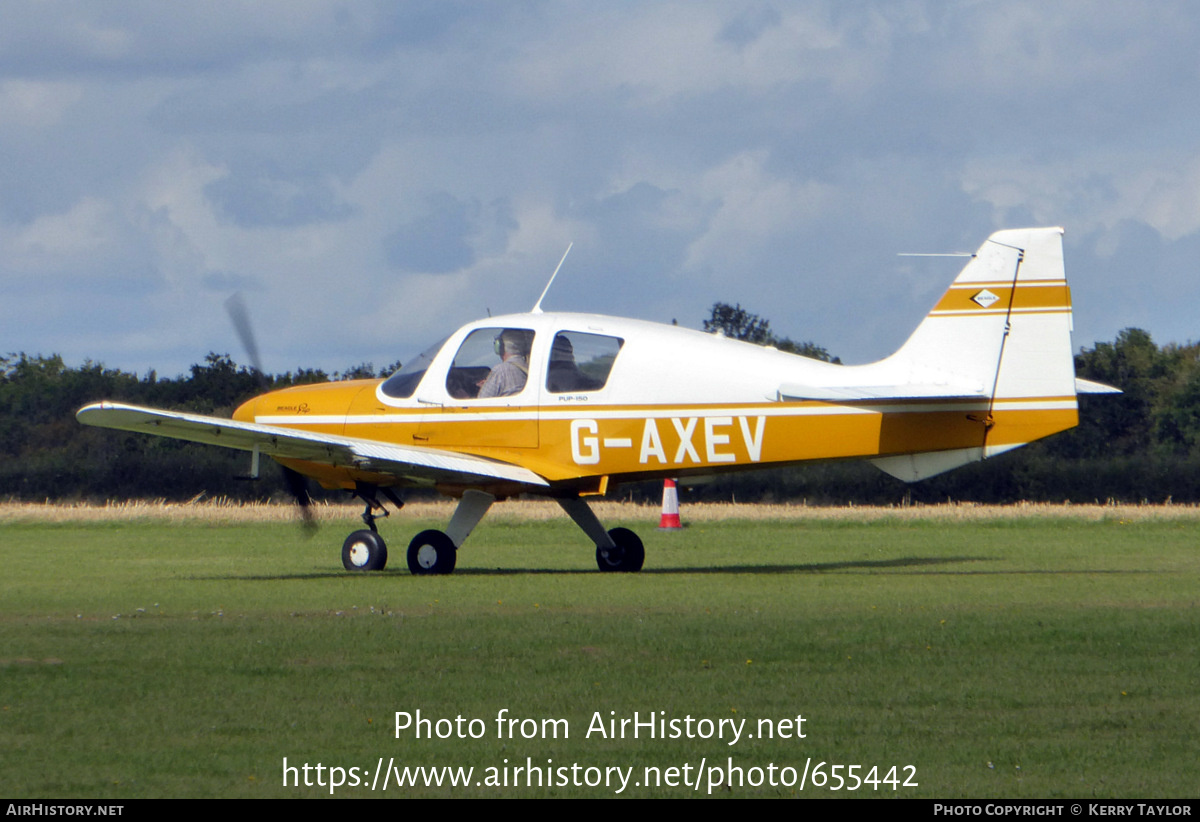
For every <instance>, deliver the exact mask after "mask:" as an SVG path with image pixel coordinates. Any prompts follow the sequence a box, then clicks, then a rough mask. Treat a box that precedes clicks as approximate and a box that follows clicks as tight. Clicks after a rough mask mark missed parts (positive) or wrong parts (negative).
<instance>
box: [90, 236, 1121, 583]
mask: <svg viewBox="0 0 1200 822" xmlns="http://www.w3.org/2000/svg"><path fill="white" fill-rule="evenodd" d="M543 296H544V294H543ZM540 303H541V301H540V300H539V302H538V306H535V308H534V310H533V312H531V313H529V314H519V315H511V316H504V317H493V318H489V319H486V320H480V321H477V322H474V323H470V324H469V325H466V326H464V327H462V328H460V329H459V330H458V331H456V332H455V333H454V334H452V335H450V336H449V337H447V338H446V339H444V340H442V341H441V342H438V343H437V344H435V345H434V346H432V347H430V348H429V349H428V350H427V351H425V352H424V353H423V354H421V355H420V356H418V357H416V358H414V359H412V360H410V361H409V362H408V363H407V364H405V365H404V367H403V368H402V369H400V371H398V372H396V373H395V374H393V375H392V376H391V377H389V378H388V379H386V380H358V381H350V382H337V383H329V384H324V385H306V386H297V387H294V388H287V389H284V390H280V391H273V392H270V393H268V394H264V395H262V396H260V397H256V398H254V399H252V400H250V401H249V402H246V403H245V404H244V405H242V406H241V407H240V408H238V409H237V410H236V411H235V412H234V415H233V419H231V420H230V419H222V418H214V417H206V416H199V415H196V414H185V413H180V412H175V411H163V410H157V409H151V408H139V407H135V406H129V405H122V404H118V403H112V402H100V403H96V404H93V405H88V406H87V407H85V408H83V409H81V410H80V411H79V413H78V415H77V416H78V419H79V421H80V422H83V423H85V424H88V425H97V426H102V427H107V428H116V429H121V430H125V431H138V432H143V433H148V434H157V435H159V436H165V437H174V438H176V439H183V440H191V441H193V442H203V443H209V444H213V445H222V446H226V447H229V448H237V449H241V450H245V451H250V452H252V456H251V462H252V469H251V471H252V474H255V475H256V474H257V469H258V461H259V455H261V454H265V455H267V456H270V457H272V458H274V459H275V460H277V461H278V462H280V463H282V464H283V465H284V466H285V467H286V468H289V469H292V470H294V471H296V472H299V473H300V474H302V475H304V476H307V477H312V478H315V479H316V480H317V481H318V482H320V483H321V485H323V486H325V487H326V488H344V489H348V490H351V491H353V492H354V493H356V494H357V495H358V496H360V497H361V498H362V499H363V500H364V502H365V503H366V505H367V510H366V512H365V513H364V515H363V519H364V521H365V522H366V524H367V526H368V528H367V529H363V530H359V531H356V532H354V533H353V534H351V535H350V536H349V537H348V538H347V539H346V541H345V544H344V545H343V548H342V560H343V564H344V565H345V567H346V568H347V569H350V570H374V569H381V568H383V567H384V564H385V563H386V561H387V547H386V545H385V543H384V541H383V538H382V537H381V536H380V535H379V533H378V532H377V530H376V528H375V516H376V514H375V512H376V511H379V512H380V513H381V514H383V515H386V513H387V512H386V509H385V508H384V507H383V505H382V504H381V503H380V501H379V496H378V495H379V494H383V495H384V496H385V497H386V498H387V499H388V500H390V501H391V502H392V503H393V504H395V505H397V506H399V505H400V504H401V503H400V501H399V498H398V497H397V496H396V494H395V489H403V488H405V487H412V486H434V487H436V488H437V489H438V490H439V491H442V492H444V493H446V494H449V495H451V496H454V497H458V498H459V500H460V502H459V504H458V507H457V508H456V510H455V512H454V515H453V517H452V518H451V520H450V524H449V526H448V527H447V528H446V530H445V531H444V532H443V531H436V530H430V531H424V532H422V533H420V534H418V535H417V536H416V537H415V538H414V539H413V540H412V542H411V543H410V545H409V547H408V555H407V559H408V566H409V568H410V570H411V571H412V573H414V574H445V573H450V572H451V571H453V570H454V566H455V561H456V556H457V551H458V549H459V548H461V547H462V545H463V542H464V541H465V540H466V538H467V536H468V535H469V534H470V533H471V530H472V529H473V528H474V527H475V525H476V524H477V523H478V522H479V521H480V519H482V517H483V516H484V514H485V513H486V512H487V511H488V509H489V508H490V506H491V505H492V503H494V502H495V501H497V500H501V499H504V498H507V497H512V496H515V495H517V494H522V493H530V494H539V495H544V496H547V497H551V498H553V499H554V500H556V501H557V502H558V504H559V505H560V506H561V507H562V508H563V509H564V511H566V513H567V514H568V515H569V516H570V517H571V519H573V520H574V521H575V523H576V524H577V525H578V526H579V527H580V528H582V529H583V531H584V533H586V534H587V536H588V537H589V538H590V539H591V540H592V541H593V542H594V543H595V544H596V560H597V563H598V564H599V566H600V569H601V570H602V571H637V570H640V569H641V567H642V563H643V560H644V556H645V552H644V549H643V547H642V543H641V540H639V539H638V537H637V536H636V535H635V534H634V533H633V532H631V531H629V530H627V529H624V528H615V529H613V530H611V531H606V530H605V528H604V526H603V525H601V524H600V522H599V520H598V519H597V518H596V516H595V514H594V513H593V512H592V511H591V509H590V508H589V507H588V503H587V497H589V496H598V495H603V494H605V493H607V492H609V491H611V490H613V489H614V488H615V487H616V486H617V485H618V484H619V483H622V482H628V481H636V480H646V479H654V478H664V477H695V476H702V475H709V474H717V473H722V472H727V471H738V470H745V469H754V468H766V467H777V466H783V465H794V464H796V463H801V462H806V461H808V460H837V459H867V460H870V461H871V462H872V463H874V464H875V465H876V466H878V467H879V468H881V469H882V470H884V471H886V472H887V473H889V474H892V475H893V476H896V477H899V478H900V479H902V480H905V481H908V482H912V481H916V480H920V479H923V478H926V477H930V476H933V475H934V474H939V473H941V472H943V471H947V470H949V469H951V468H955V467H957V466H960V465H964V464H966V463H969V462H973V461H976V460H982V459H985V458H987V457H991V456H993V455H995V454H999V453H1002V452H1004V451H1008V450H1010V449H1013V448H1017V447H1019V446H1022V445H1024V444H1026V443H1028V442H1032V441H1033V440H1036V439H1039V438H1041V437H1045V436H1048V435H1050V434H1053V433H1055V432H1058V431H1063V430H1065V429H1068V428H1071V427H1072V426H1074V425H1075V424H1076V423H1077V421H1078V415H1077V404H1076V395H1077V393H1089V392H1090V393H1107V392H1115V391H1116V389H1112V388H1109V387H1108V386H1103V385H1099V384H1097V383H1090V382H1087V381H1085V380H1079V379H1076V377H1075V371H1074V362H1073V357H1072V346H1071V297H1070V292H1069V290H1068V288H1067V282H1066V278H1065V275H1064V268H1063V255H1062V229H1060V228H1034V229H1018V230H1011V231H1000V232H997V233H995V234H993V235H992V236H991V237H989V238H988V240H987V241H986V242H985V243H984V244H983V245H982V246H981V247H980V248H979V251H977V252H976V253H975V254H974V255H973V257H972V259H971V260H970V262H968V263H967V265H966V267H965V268H964V269H963V270H962V272H961V273H960V274H959V275H958V277H957V279H955V281H954V283H953V284H952V285H951V286H950V288H949V290H947V291H946V293H945V294H944V295H943V296H942V298H941V299H940V300H939V301H938V303H937V305H936V306H934V308H933V310H932V311H931V312H930V313H929V315H928V316H927V317H926V318H925V319H924V320H923V321H922V322H921V324H920V325H919V326H918V328H917V330H916V331H915V332H914V333H913V335H912V336H911V337H910V338H909V339H908V341H907V342H905V343H904V345H903V346H902V347H901V348H900V350H899V351H897V352H896V353H895V354H893V355H892V356H890V357H888V358H887V359H884V360H880V361H879V362H875V363H871V364H868V365H857V366H845V365H835V364H830V363H826V362H820V361H817V360H813V359H809V358H806V357H801V356H797V355H794V354H787V353H784V352H781V351H777V350H775V349H772V348H763V347H761V346H757V345H752V344H749V343H745V342H739V341H737V340H731V339H726V338H724V337H720V336H717V335H713V334H706V333H702V332H699V331H692V330H687V329H683V328H678V327H675V326H667V325H659V324H654V323H648V322H640V321H636V320H628V319H616V318H613V317H604V316H596V315H590V314H569V313H543V312H542V311H541V309H540Z"/></svg>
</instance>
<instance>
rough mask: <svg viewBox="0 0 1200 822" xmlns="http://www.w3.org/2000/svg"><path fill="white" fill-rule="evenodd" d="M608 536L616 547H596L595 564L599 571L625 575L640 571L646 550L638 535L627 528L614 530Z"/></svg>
mask: <svg viewBox="0 0 1200 822" xmlns="http://www.w3.org/2000/svg"><path fill="white" fill-rule="evenodd" d="M608 535H609V536H610V537H612V541H613V542H615V543H616V547H614V548H605V547H604V546H602V545H597V546H596V564H597V565H599V566H600V570H601V571H623V572H626V573H632V572H634V571H640V570H642V564H643V563H644V562H645V561H646V549H645V548H644V547H643V546H642V541H641V539H639V538H638V535H637V534H635V533H633V531H630V530H629V529H628V528H614V529H612V530H611V531H609V532H608Z"/></svg>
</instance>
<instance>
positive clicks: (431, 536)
mask: <svg viewBox="0 0 1200 822" xmlns="http://www.w3.org/2000/svg"><path fill="white" fill-rule="evenodd" d="M457 559H458V549H457V548H455V547H454V541H453V540H452V539H450V537H449V536H447V535H446V534H445V533H443V532H442V531H435V530H429V531H422V532H421V533H419V534H417V535H416V536H415V537H413V541H412V542H410V543H409V544H408V570H410V571H412V572H413V573H414V574H421V575H424V574H449V573H451V572H452V571H453V570H454V563H455V561H456V560H457Z"/></svg>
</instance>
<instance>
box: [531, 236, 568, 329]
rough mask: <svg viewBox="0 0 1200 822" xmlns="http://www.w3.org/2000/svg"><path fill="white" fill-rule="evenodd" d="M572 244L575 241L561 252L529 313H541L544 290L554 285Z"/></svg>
mask: <svg viewBox="0 0 1200 822" xmlns="http://www.w3.org/2000/svg"><path fill="white" fill-rule="evenodd" d="M574 246H575V243H573V242H571V243H568V244H567V250H566V251H564V252H563V255H562V259H561V260H559V261H558V265H556V266H555V267H554V273H553V274H551V275H550V282H548V283H546V287H545V288H543V289H542V296H540V297H538V301H537V302H536V303H535V304H534V306H533V310H532V311H530V312H529V313H530V314H541V313H542V300H544V299H546V292H548V291H549V290H550V286H552V285H554V278H555V277H557V276H558V270H559V269H560V268H562V266H563V263H565V262H566V261H567V255H568V254H570V253H571V249H572V248H573V247H574Z"/></svg>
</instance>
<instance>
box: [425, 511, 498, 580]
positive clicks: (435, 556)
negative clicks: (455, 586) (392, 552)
mask: <svg viewBox="0 0 1200 822" xmlns="http://www.w3.org/2000/svg"><path fill="white" fill-rule="evenodd" d="M495 501H496V497H495V496H493V495H492V494H488V493H486V492H484V491H474V490H472V491H466V492H464V493H463V495H462V499H460V500H459V501H458V507H457V508H455V509H454V516H453V517H451V518H450V524H449V525H448V526H446V530H445V532H442V531H438V530H433V529H431V530H429V531H422V532H421V533H419V534H417V535H416V536H415V537H413V541H412V542H410V543H409V545H408V570H410V571H412V573H414V574H420V575H424V574H449V573H451V572H452V571H453V570H454V566H455V564H456V563H457V561H458V549H459V548H460V547H461V546H462V544H463V543H464V542H465V541H466V539H467V537H468V536H470V534H471V531H473V530H474V529H475V526H476V525H478V524H479V521H480V520H481V519H483V515H484V514H486V513H487V512H488V509H489V508H491V507H492V503H493V502H495Z"/></svg>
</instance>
